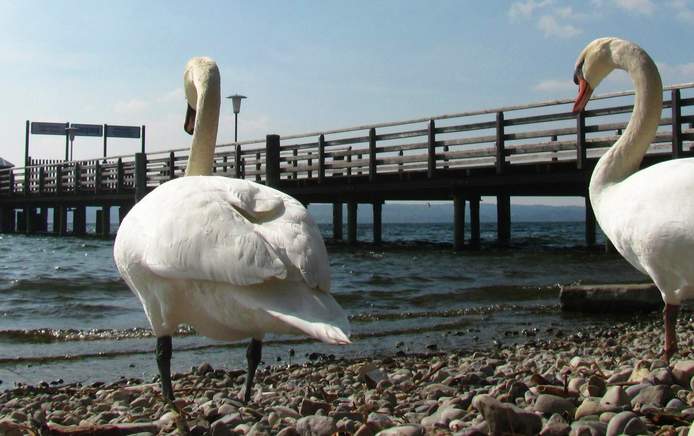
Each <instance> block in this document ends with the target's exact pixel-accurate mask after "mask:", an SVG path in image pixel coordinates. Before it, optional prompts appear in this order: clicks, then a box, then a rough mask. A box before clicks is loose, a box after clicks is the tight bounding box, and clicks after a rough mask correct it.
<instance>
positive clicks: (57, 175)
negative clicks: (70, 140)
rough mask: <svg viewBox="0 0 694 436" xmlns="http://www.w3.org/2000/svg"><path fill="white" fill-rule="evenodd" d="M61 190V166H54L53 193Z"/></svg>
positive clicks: (58, 192)
mask: <svg viewBox="0 0 694 436" xmlns="http://www.w3.org/2000/svg"><path fill="white" fill-rule="evenodd" d="M62 191H63V166H62V165H58V166H56V167H55V193H56V194H60V193H61V192H62Z"/></svg>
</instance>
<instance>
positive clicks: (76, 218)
mask: <svg viewBox="0 0 694 436" xmlns="http://www.w3.org/2000/svg"><path fill="white" fill-rule="evenodd" d="M72 233H73V234H74V235H75V236H84V235H85V234H86V233H87V208H85V207H84V206H76V207H75V208H74V209H73V215H72Z"/></svg>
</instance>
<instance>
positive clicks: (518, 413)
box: [472, 394, 542, 435]
mask: <svg viewBox="0 0 694 436" xmlns="http://www.w3.org/2000/svg"><path fill="white" fill-rule="evenodd" d="M472 406H473V407H474V408H475V409H477V410H478V411H479V412H480V413H481V414H482V416H483V417H484V420H485V421H486V423H487V425H488V426H489V432H490V434H506V433H511V434H516V435H536V434H538V433H539V432H540V430H542V419H541V418H540V417H539V416H538V415H536V414H534V413H532V412H528V411H526V410H523V409H521V408H519V407H516V406H514V405H512V404H509V403H502V402H500V401H498V400H497V399H495V398H494V397H492V396H491V395H488V394H481V395H477V396H475V398H473V400H472Z"/></svg>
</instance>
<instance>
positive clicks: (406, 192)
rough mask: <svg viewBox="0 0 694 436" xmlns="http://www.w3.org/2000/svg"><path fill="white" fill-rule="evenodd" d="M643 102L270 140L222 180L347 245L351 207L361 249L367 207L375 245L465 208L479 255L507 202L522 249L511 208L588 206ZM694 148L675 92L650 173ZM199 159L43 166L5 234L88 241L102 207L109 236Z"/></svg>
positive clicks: (36, 166) (247, 149)
mask: <svg viewBox="0 0 694 436" xmlns="http://www.w3.org/2000/svg"><path fill="white" fill-rule="evenodd" d="M632 102H633V92H631V91H626V92H619V93H611V94H605V95H600V96H595V97H594V98H593V102H591V103H590V105H589V106H590V108H591V109H590V110H588V111H585V112H582V113H580V114H578V115H574V114H572V113H571V104H572V103H573V100H572V99H565V100H552V101H545V102H539V103H532V104H525V105H518V106H509V107H503V108H497V109H486V110H480V111H470V112H462V113H456V114H446V115H439V116H434V117H425V118H419V119H413V120H405V121H397V122H388V123H380V124H373V125H365V126H356V127H350V128H345V129H335V130H329V131H322V132H311V133H307V134H298V135H287V136H282V137H280V136H278V135H268V136H267V137H266V138H264V139H260V140H253V141H245V142H239V143H230V144H220V145H218V146H217V152H216V154H215V160H214V172H215V174H216V175H219V176H225V177H237V178H245V179H249V180H254V181H257V182H260V183H266V184H268V185H270V186H274V187H276V188H278V189H281V190H283V191H285V192H287V193H289V194H290V195H292V196H294V197H296V198H298V199H299V200H300V201H302V202H304V203H306V204H308V203H332V204H333V205H334V206H335V213H334V216H335V223H334V224H335V235H336V236H341V233H342V232H341V228H342V204H343V203H346V204H348V205H350V206H349V207H348V209H347V210H348V234H349V235H348V240H350V241H353V240H355V239H356V236H355V234H353V232H356V230H354V229H355V228H356V205H357V204H359V203H368V204H371V205H373V207H374V218H375V221H377V223H378V224H379V225H377V226H375V227H378V229H376V228H375V229H374V240H375V241H376V242H379V241H380V212H381V204H382V203H383V202H384V201H386V200H454V201H455V202H456V204H457V206H456V208H455V209H456V210H457V211H458V212H459V213H457V214H456V215H461V216H462V217H464V215H465V214H464V213H463V212H464V211H465V204H466V202H469V206H470V208H471V212H473V213H472V215H471V217H472V218H471V219H472V221H473V222H472V223H471V224H472V227H473V228H472V229H471V235H470V237H469V245H471V246H473V247H475V246H478V245H479V216H478V213H479V212H478V211H479V199H480V196H486V195H492V196H496V197H497V203H498V206H497V210H498V212H499V222H498V224H499V226H498V227H499V232H498V240H499V242H500V243H502V244H503V243H507V242H508V238H509V237H510V227H509V226H510V200H509V197H510V196H517V195H523V196H531V195H532V196H536V195H542V196H547V195H556V196H584V197H585V196H587V184H588V180H589V179H590V172H591V170H592V166H593V165H594V163H595V161H596V159H597V158H598V157H599V156H601V155H602V153H604V152H605V150H606V149H607V148H608V147H609V146H610V145H611V144H612V143H613V142H614V141H616V140H617V139H618V138H619V135H620V134H621V132H622V130H623V129H624V128H625V126H626V122H627V121H628V119H629V116H630V115H631V111H632V109H633V107H632ZM693 140H694V83H686V84H680V85H673V86H669V87H666V89H665V91H664V98H663V114H662V119H661V122H660V127H659V129H658V133H657V136H656V138H655V140H654V141H653V144H652V145H651V147H650V149H649V151H648V153H647V156H646V158H645V159H644V165H649V164H652V163H654V162H658V161H661V160H664V159H672V158H680V157H685V156H691V155H694V153H692V149H693V148H694V142H692V141H693ZM188 151H189V150H188V149H187V148H183V149H174V150H168V151H160V152H150V153H147V154H143V153H137V154H135V155H127V156H112V157H108V158H104V159H98V160H89V161H72V162H67V161H40V160H31V162H30V163H31V165H29V166H26V167H20V168H11V169H5V170H0V211H1V212H0V230H2V231H4V232H16V231H21V232H27V233H33V232H42V231H46V230H47V225H46V223H45V222H46V214H47V212H46V209H49V208H50V209H53V212H54V219H53V221H54V222H57V224H54V226H53V232H54V233H57V234H68V233H69V234H78V235H80V234H83V233H84V230H83V229H82V227H83V226H84V223H83V222H82V221H84V219H83V215H84V212H83V211H81V209H83V208H84V207H85V206H96V207H100V208H102V213H101V216H102V218H101V222H100V223H99V224H100V226H98V227H99V228H101V229H102V231H103V232H102V233H105V234H107V228H108V227H106V226H105V223H104V221H108V218H107V217H106V218H104V217H105V216H106V215H109V213H108V209H109V208H110V207H119V208H120V212H121V213H120V215H121V217H122V216H123V215H124V213H126V212H127V210H128V209H129V208H130V207H132V205H133V204H134V202H136V201H137V199H139V198H142V196H144V195H145V194H146V193H147V192H148V191H150V190H152V189H154V188H155V187H156V186H158V185H159V184H161V183H164V182H166V181H168V180H171V179H173V178H176V177H181V176H182V175H183V173H184V171H185V165H186V162H187V159H188ZM461 204H462V206H461ZM586 204H589V203H588V202H586ZM338 207H339V212H338V210H337V209H338ZM461 208H462V209H461ZM68 211H70V212H72V213H73V220H72V221H73V222H74V223H75V224H73V229H72V231H71V232H68V231H67V229H66V228H65V226H67V222H68V220H67V219H66V217H65V214H66V213H67V212H68ZM460 211H462V212H460ZM589 212H590V211H589ZM475 214H477V216H475ZM353 215H354V216H353ZM97 219H98V217H97ZM462 219H464V218H460V219H458V220H456V229H457V230H456V232H458V233H459V235H458V236H456V237H455V245H456V247H458V248H461V247H462V246H463V245H464V244H465V242H464V241H465V238H464V236H462V233H461V232H462V231H463V230H462V227H461V228H460V229H458V227H459V226H462V225H463V224H464V223H461V222H460V220H462ZM36 223H38V224H36ZM475 226H476V227H477V230H475ZM338 227H339V229H338ZM353 227H354V229H353ZM594 227H595V226H594V222H592V213H589V214H588V215H587V231H586V238H587V242H588V243H589V244H590V243H591V242H594V232H595V230H594ZM475 232H477V234H476V233H475ZM458 233H457V234H458ZM591 233H592V236H591Z"/></svg>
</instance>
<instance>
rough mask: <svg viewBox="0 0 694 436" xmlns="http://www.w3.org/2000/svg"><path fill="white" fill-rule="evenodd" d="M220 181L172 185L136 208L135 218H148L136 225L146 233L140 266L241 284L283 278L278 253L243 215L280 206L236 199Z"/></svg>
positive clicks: (191, 180)
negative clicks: (142, 264) (141, 264)
mask: <svg viewBox="0 0 694 436" xmlns="http://www.w3.org/2000/svg"><path fill="white" fill-rule="evenodd" d="M219 179H220V178H217V177H186V178H182V179H178V180H175V181H172V182H168V183H165V184H164V185H162V186H160V187H159V188H157V189H156V190H154V191H152V192H151V193H150V194H149V195H148V196H146V197H145V198H144V199H143V200H142V201H141V202H140V203H138V204H137V205H136V209H137V212H136V214H135V217H137V218H138V219H139V220H140V221H142V220H146V222H144V223H141V224H142V225H140V226H137V227H139V228H140V229H143V232H142V233H143V234H142V238H144V240H143V241H142V243H144V244H145V246H144V250H143V252H144V254H143V257H142V262H143V263H144V264H145V265H146V266H147V267H148V268H149V269H150V270H151V271H152V272H154V273H155V274H158V275H160V276H162V277H167V278H176V279H193V280H210V281H215V282H222V283H231V284H234V285H240V286H245V285H251V284H257V283H262V282H263V281H265V280H268V279H270V278H285V277H286V276H287V268H286V266H285V264H284V263H283V262H282V260H281V257H280V256H279V255H278V253H277V250H275V248H274V247H273V246H272V245H271V244H270V243H269V242H268V241H267V240H266V239H265V238H264V237H263V235H262V234H261V233H259V232H258V231H256V226H255V225H253V224H252V223H251V222H250V221H249V220H248V219H247V218H246V217H244V215H245V214H246V215H253V214H263V213H270V212H272V210H273V208H275V209H276V208H277V205H278V203H277V202H275V203H274V206H273V202H272V201H271V199H247V198H246V199H243V198H239V197H238V196H234V195H232V194H231V193H230V191H229V190H228V189H226V187H225V185H224V184H223V183H218V180H219ZM256 200H257V201H256ZM136 209H135V208H134V209H133V211H131V213H132V212H135V211H136Z"/></svg>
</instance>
